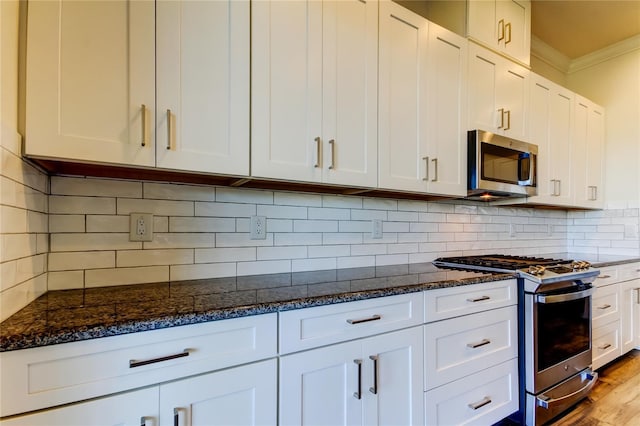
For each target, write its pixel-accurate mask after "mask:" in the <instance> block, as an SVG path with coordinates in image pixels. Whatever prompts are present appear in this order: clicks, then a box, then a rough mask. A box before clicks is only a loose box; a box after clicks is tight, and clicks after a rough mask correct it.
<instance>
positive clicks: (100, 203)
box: [49, 195, 116, 214]
mask: <svg viewBox="0 0 640 426" xmlns="http://www.w3.org/2000/svg"><path fill="white" fill-rule="evenodd" d="M49 212H50V213H54V214H55V213H58V214H116V199H115V198H101V197H79V196H73V195H52V196H50V197H49Z"/></svg>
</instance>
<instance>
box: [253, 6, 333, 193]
mask: <svg viewBox="0 0 640 426" xmlns="http://www.w3.org/2000/svg"><path fill="white" fill-rule="evenodd" d="M251 31H252V38H251V40H252V42H251V43H252V44H251V70H252V72H251V174H252V175H253V176H259V177H272V178H280V179H290V180H301V181H316V182H319V181H320V180H321V179H322V168H321V166H322V164H323V160H324V161H326V159H323V158H322V152H321V149H322V147H321V144H322V143H323V141H322V139H321V137H322V134H321V132H322V2H320V1H295V2H293V1H255V2H251Z"/></svg>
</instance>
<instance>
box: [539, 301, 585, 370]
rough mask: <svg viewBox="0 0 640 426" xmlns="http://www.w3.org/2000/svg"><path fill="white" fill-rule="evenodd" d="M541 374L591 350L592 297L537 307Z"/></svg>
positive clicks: (542, 304)
mask: <svg viewBox="0 0 640 426" xmlns="http://www.w3.org/2000/svg"><path fill="white" fill-rule="evenodd" d="M536 305H537V308H538V371H542V370H545V369H547V368H549V367H552V366H554V365H556V364H558V363H560V362H563V361H565V360H567V359H569V358H571V357H573V356H574V355H578V354H580V353H582V352H584V351H586V350H588V349H589V348H590V347H591V343H590V338H591V297H585V298H581V299H578V300H571V301H567V302H559V303H537V304H536Z"/></svg>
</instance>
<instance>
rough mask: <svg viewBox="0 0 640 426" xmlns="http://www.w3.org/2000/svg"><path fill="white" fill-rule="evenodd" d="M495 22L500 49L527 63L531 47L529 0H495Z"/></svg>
mask: <svg viewBox="0 0 640 426" xmlns="http://www.w3.org/2000/svg"><path fill="white" fill-rule="evenodd" d="M501 21H502V22H501ZM496 24H497V27H496V30H497V33H498V37H497V40H498V46H499V49H500V51H502V52H504V53H506V54H507V55H509V56H511V57H512V58H514V59H517V60H518V61H520V62H522V63H524V64H527V65H528V64H529V51H530V48H531V2H530V1H528V0H497V1H496Z"/></svg>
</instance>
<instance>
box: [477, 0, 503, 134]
mask: <svg viewBox="0 0 640 426" xmlns="http://www.w3.org/2000/svg"><path fill="white" fill-rule="evenodd" d="M478 3H483V2H478ZM500 68H501V60H500V57H499V56H497V55H494V54H493V53H491V52H489V51H488V50H486V49H483V48H482V47H480V46H478V45H476V44H473V43H469V75H470V76H473V78H471V79H470V81H469V129H480V130H487V131H490V132H494V133H498V132H499V129H498V125H499V123H500V121H502V114H501V113H499V111H498V108H503V107H498V106H497V105H498V98H497V95H498V84H499V83H498V79H499V78H500V77H499V75H500Z"/></svg>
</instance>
